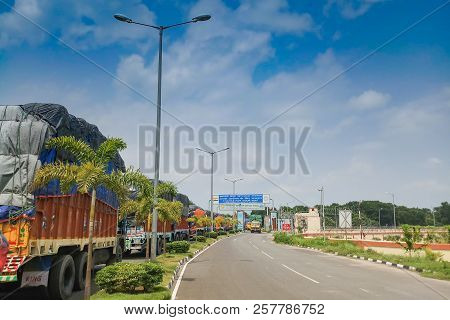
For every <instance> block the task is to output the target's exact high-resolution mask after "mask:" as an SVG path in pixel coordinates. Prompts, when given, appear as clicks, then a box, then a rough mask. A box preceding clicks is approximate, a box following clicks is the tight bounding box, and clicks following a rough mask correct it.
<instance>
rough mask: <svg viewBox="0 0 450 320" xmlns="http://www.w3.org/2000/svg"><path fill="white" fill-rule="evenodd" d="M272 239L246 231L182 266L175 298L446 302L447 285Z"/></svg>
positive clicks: (391, 268)
mask: <svg viewBox="0 0 450 320" xmlns="http://www.w3.org/2000/svg"><path fill="white" fill-rule="evenodd" d="M271 239H272V238H271V235H269V234H250V233H245V234H241V235H238V236H236V237H231V238H227V239H224V240H222V241H220V242H218V243H217V244H215V245H214V246H212V247H211V248H209V249H208V250H207V251H205V252H204V253H202V254H201V255H200V256H198V257H197V258H196V259H194V260H193V261H192V262H190V263H189V265H188V266H187V267H186V270H185V273H184V276H183V278H182V281H181V283H180V287H179V289H178V292H177V296H176V299H269V300H272V299H273V300H277V299H283V300H285V299H449V298H450V282H448V281H442V280H435V279H428V278H424V277H421V276H420V275H418V274H417V273H414V272H410V271H406V270H403V269H397V268H393V267H389V266H385V265H379V264H376V263H373V262H368V261H361V260H356V259H350V258H347V257H339V256H334V255H329V254H324V253H321V252H317V251H313V250H308V249H302V248H297V247H290V246H285V245H279V244H276V243H274V242H273V241H272V240H271Z"/></svg>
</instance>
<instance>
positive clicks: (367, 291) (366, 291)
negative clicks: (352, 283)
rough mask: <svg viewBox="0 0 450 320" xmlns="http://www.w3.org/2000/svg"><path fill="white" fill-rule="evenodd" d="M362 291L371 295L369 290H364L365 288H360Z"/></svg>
mask: <svg viewBox="0 0 450 320" xmlns="http://www.w3.org/2000/svg"><path fill="white" fill-rule="evenodd" d="M359 289H360V290H361V291H364V292H365V293H369V290H366V289H363V288H359Z"/></svg>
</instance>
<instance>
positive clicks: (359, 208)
mask: <svg viewBox="0 0 450 320" xmlns="http://www.w3.org/2000/svg"><path fill="white" fill-rule="evenodd" d="M361 202H362V201H359V204H358V218H359V237H360V239H362V238H363V232H362V221H361Z"/></svg>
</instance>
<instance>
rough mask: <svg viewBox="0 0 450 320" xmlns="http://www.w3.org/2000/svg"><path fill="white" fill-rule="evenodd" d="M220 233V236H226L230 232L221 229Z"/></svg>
mask: <svg viewBox="0 0 450 320" xmlns="http://www.w3.org/2000/svg"><path fill="white" fill-rule="evenodd" d="M218 234H219V236H226V235H227V234H228V233H227V232H226V231H224V230H219V232H218Z"/></svg>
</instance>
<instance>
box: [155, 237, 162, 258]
mask: <svg viewBox="0 0 450 320" xmlns="http://www.w3.org/2000/svg"><path fill="white" fill-rule="evenodd" d="M163 242H164V240H163V239H162V238H159V239H158V245H157V246H156V247H157V249H156V254H157V255H160V254H162V252H163V249H164V248H163V247H164V244H163Z"/></svg>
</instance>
